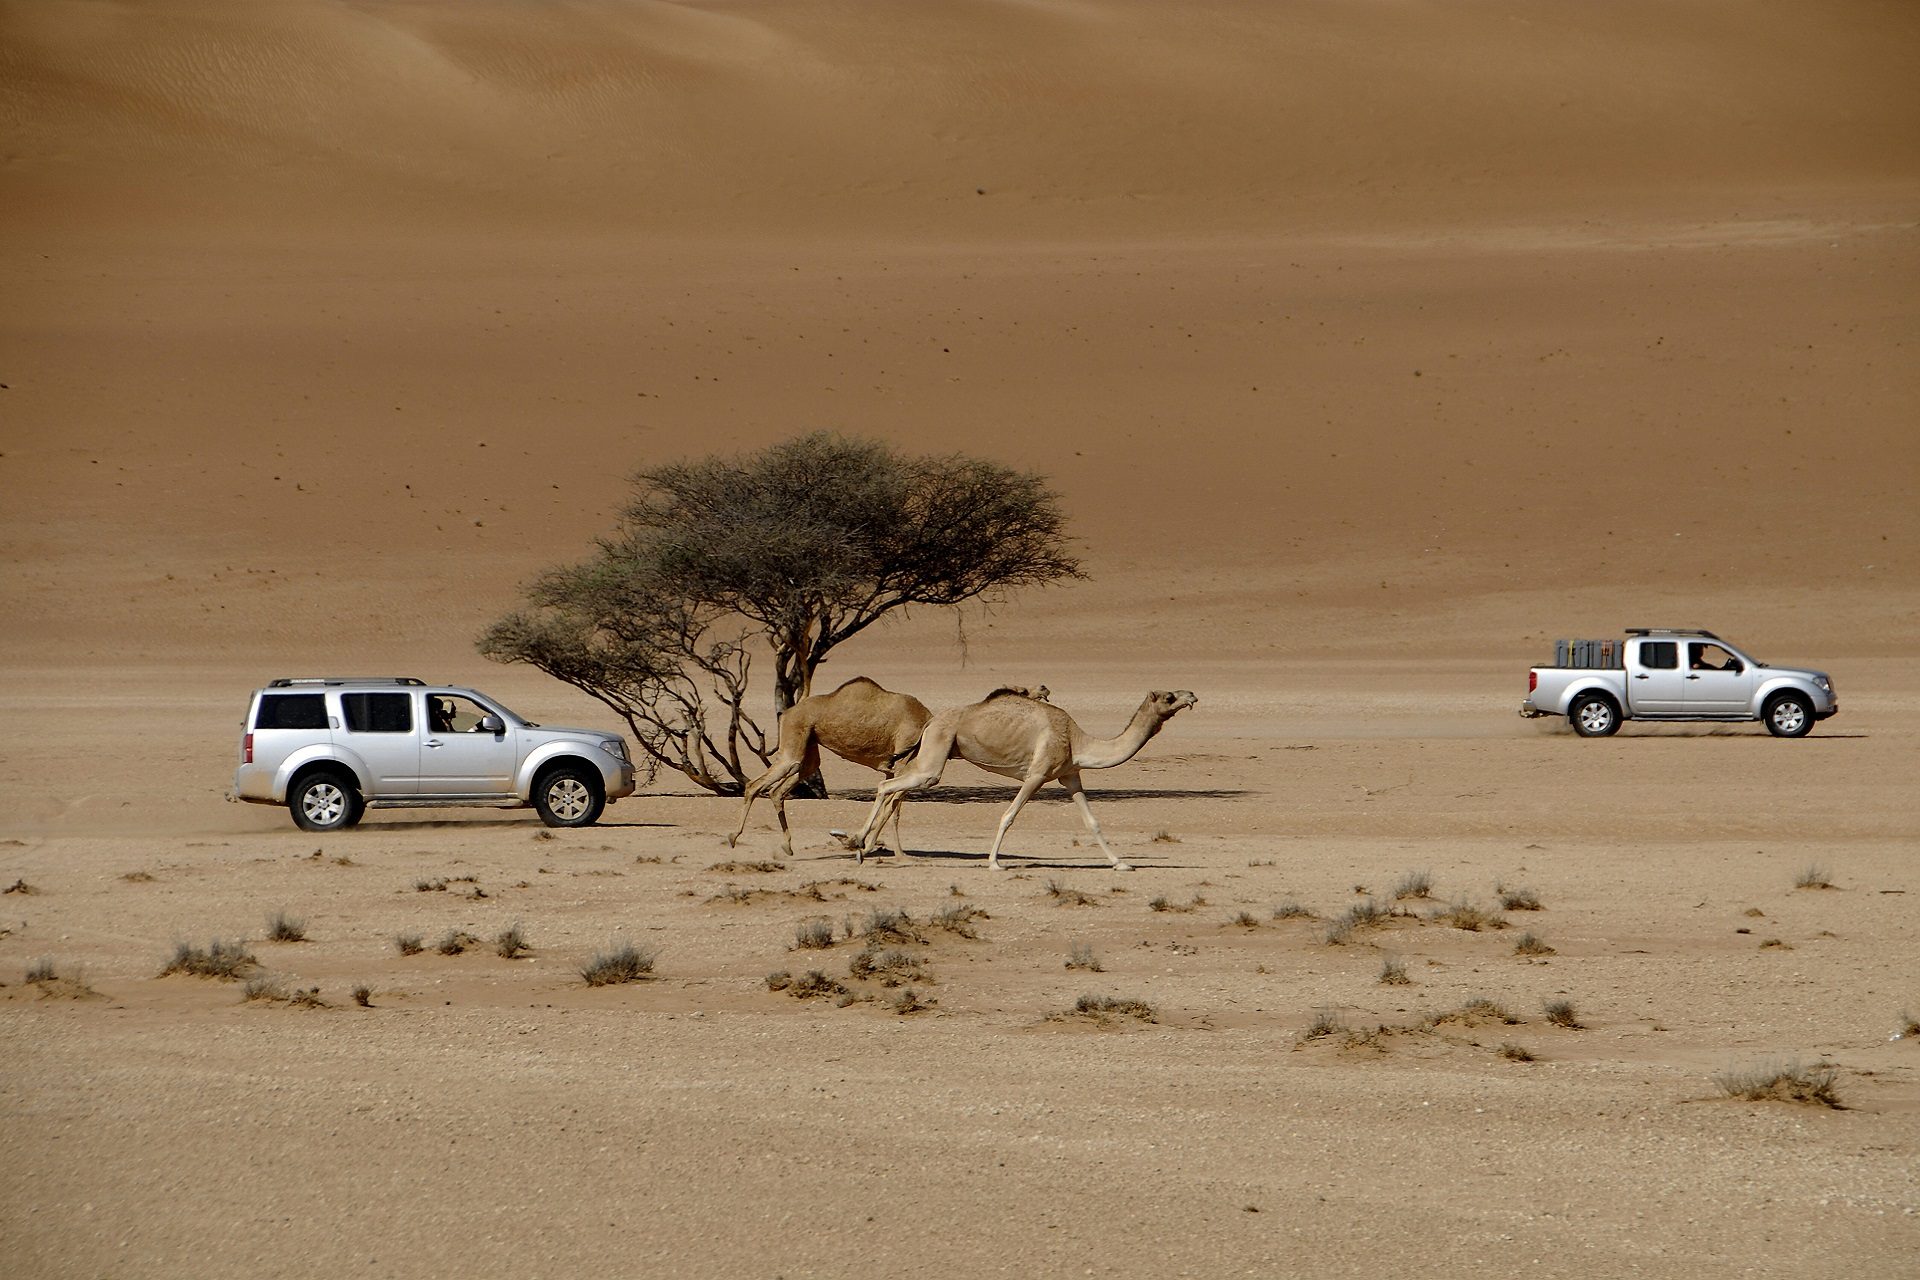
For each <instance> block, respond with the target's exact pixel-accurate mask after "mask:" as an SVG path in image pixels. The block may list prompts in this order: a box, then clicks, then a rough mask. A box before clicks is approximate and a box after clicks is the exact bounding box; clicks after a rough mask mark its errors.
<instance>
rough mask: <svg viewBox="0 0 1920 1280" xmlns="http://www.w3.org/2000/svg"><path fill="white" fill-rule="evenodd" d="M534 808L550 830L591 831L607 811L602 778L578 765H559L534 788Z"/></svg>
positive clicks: (550, 770) (543, 775)
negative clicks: (603, 812) (577, 829)
mask: <svg viewBox="0 0 1920 1280" xmlns="http://www.w3.org/2000/svg"><path fill="white" fill-rule="evenodd" d="M533 807H534V808H535V809H537V810H539V811H540V821H542V822H544V823H546V824H547V825H548V826H550V827H590V826H592V825H593V824H594V823H595V822H598V821H599V820H600V814H601V812H602V811H603V810H605V809H606V807H607V793H606V791H605V790H604V789H603V788H602V787H601V785H600V775H599V774H598V773H596V772H594V771H593V770H591V769H588V768H586V767H584V766H582V765H577V764H563V765H557V766H555V767H554V768H552V769H549V770H547V771H546V772H545V773H543V774H541V775H540V780H539V781H538V782H536V783H534V785H533Z"/></svg>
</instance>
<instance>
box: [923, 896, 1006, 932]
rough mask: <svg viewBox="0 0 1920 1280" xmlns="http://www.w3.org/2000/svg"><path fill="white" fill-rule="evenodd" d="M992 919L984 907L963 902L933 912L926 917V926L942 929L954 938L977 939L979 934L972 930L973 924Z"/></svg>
mask: <svg viewBox="0 0 1920 1280" xmlns="http://www.w3.org/2000/svg"><path fill="white" fill-rule="evenodd" d="M992 918H993V917H991V916H989V915H988V914H987V912H986V909H985V908H984V907H976V906H974V905H973V904H972V903H967V902H963V903H959V904H958V905H955V906H951V907H946V908H944V909H942V910H939V911H936V912H934V913H933V914H932V915H931V916H928V917H927V925H928V927H930V928H934V929H944V930H946V931H947V932H948V933H951V934H953V935H954V936H955V937H960V938H978V937H979V936H980V934H979V932H978V931H976V930H975V929H974V927H973V922H974V921H975V920H990V919H992Z"/></svg>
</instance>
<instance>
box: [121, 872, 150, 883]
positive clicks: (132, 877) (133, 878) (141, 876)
mask: <svg viewBox="0 0 1920 1280" xmlns="http://www.w3.org/2000/svg"><path fill="white" fill-rule="evenodd" d="M120 878H121V879H122V880H125V881H126V882H127V883H128V884H152V883H153V873H152V872H150V871H129V872H127V873H126V874H125V875H123V876H121V877H120Z"/></svg>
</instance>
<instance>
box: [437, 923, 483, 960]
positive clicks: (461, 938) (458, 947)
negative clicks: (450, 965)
mask: <svg viewBox="0 0 1920 1280" xmlns="http://www.w3.org/2000/svg"><path fill="white" fill-rule="evenodd" d="M479 945H480V939H478V938H476V937H474V936H473V935H472V934H470V933H468V932H467V931H466V930H464V929H449V930H447V932H446V933H445V934H443V935H442V936H441V938H440V941H438V942H436V943H434V944H433V949H434V950H435V951H438V952H439V953H440V954H441V955H443V956H457V955H461V954H463V953H464V952H465V951H466V950H467V948H469V947H477V946H479Z"/></svg>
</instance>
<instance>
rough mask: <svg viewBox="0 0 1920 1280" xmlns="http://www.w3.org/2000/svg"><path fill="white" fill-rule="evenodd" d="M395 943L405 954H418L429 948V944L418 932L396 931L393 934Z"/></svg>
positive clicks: (401, 952) (402, 953)
mask: <svg viewBox="0 0 1920 1280" xmlns="http://www.w3.org/2000/svg"><path fill="white" fill-rule="evenodd" d="M393 945H394V947H395V948H396V949H397V950H398V951H399V952H400V954H401V955H403V956H417V955H419V954H420V953H421V952H422V951H425V950H426V949H427V944H426V943H425V942H423V941H422V940H421V938H420V935H419V934H417V933H396V934H394V935H393Z"/></svg>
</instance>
